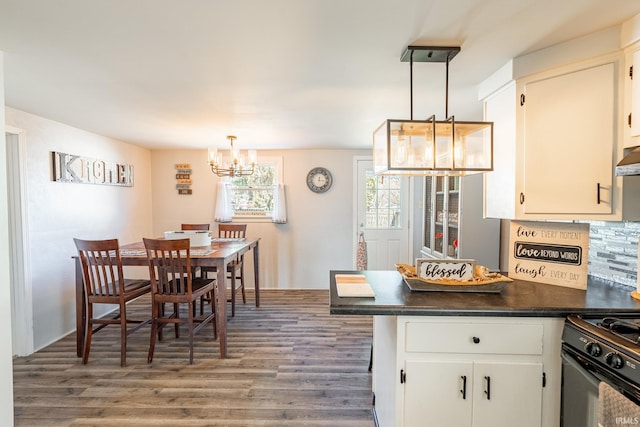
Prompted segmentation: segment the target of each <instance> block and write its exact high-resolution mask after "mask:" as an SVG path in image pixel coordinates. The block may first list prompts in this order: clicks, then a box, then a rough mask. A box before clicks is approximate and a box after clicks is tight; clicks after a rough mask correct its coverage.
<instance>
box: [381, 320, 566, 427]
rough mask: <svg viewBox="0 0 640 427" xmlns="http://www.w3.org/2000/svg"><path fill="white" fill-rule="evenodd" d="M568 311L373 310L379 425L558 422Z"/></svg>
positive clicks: (534, 426)
mask: <svg viewBox="0 0 640 427" xmlns="http://www.w3.org/2000/svg"><path fill="white" fill-rule="evenodd" d="M562 325H563V319H555V318H519V317H510V318H504V317H486V318H485V317H418V316H398V317H396V316H376V317H375V318H374V359H373V375H374V377H373V391H374V395H375V413H376V421H377V425H378V426H379V427H390V426H393V427H396V426H397V427H399V426H405V427H413V426H416V427H424V426H448V425H451V426H454V425H455V426H463V427H464V426H469V427H502V426H504V427H512V426H519V427H553V426H558V425H559V421H560V375H561V362H560V345H561V343H560V339H561V333H562Z"/></svg>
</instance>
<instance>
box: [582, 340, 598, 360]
mask: <svg viewBox="0 0 640 427" xmlns="http://www.w3.org/2000/svg"><path fill="white" fill-rule="evenodd" d="M584 349H585V350H587V353H589V354H590V355H592V356H593V357H598V356H600V355H601V354H602V347H600V345H599V344H598V343H595V342H588V343H587V345H585V346H584Z"/></svg>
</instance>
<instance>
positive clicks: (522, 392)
mask: <svg viewBox="0 0 640 427" xmlns="http://www.w3.org/2000/svg"><path fill="white" fill-rule="evenodd" d="M405 367H406V372H407V379H406V383H405V386H404V407H403V412H404V424H403V425H405V426H425V425H434V426H446V425H452V426H454V425H455V426H474V427H485V426H486V427H500V426H505V427H512V426H519V427H540V426H541V425H542V424H541V418H542V374H543V370H542V363H535V362H526V363H515V362H499V361H495V362H472V361H464V360H461V361H457V362H452V361H444V360H443V361H438V360H434V361H427V360H407V361H406V362H405ZM434 403H435V404H434Z"/></svg>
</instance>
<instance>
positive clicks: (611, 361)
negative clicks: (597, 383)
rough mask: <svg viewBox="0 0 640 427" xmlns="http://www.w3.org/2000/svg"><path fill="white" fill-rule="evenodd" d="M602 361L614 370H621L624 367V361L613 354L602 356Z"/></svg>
mask: <svg viewBox="0 0 640 427" xmlns="http://www.w3.org/2000/svg"><path fill="white" fill-rule="evenodd" d="M604 361H605V362H607V365H609V366H611V367H612V368H614V369H621V368H622V367H623V366H624V360H622V357H620V355H618V354H615V353H607V355H606V356H604Z"/></svg>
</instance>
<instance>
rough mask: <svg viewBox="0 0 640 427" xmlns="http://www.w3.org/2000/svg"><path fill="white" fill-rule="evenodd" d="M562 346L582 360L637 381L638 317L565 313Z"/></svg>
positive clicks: (639, 358) (639, 381)
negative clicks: (565, 319)
mask: <svg viewBox="0 0 640 427" xmlns="http://www.w3.org/2000/svg"><path fill="white" fill-rule="evenodd" d="M562 341H563V345H564V346H568V347H570V348H571V349H572V350H573V352H574V353H575V354H576V355H578V356H580V357H582V358H584V359H585V360H586V361H589V362H591V363H595V364H598V365H600V366H602V367H603V368H605V369H608V370H610V371H611V372H614V373H615V375H617V376H619V377H620V378H624V379H625V380H626V381H629V382H631V383H632V384H636V385H638V384H640V317H638V316H637V315H636V316H635V317H625V316H615V317H613V316H612V317H599V318H589V317H582V316H569V317H567V321H566V322H565V327H564V330H563V333H562Z"/></svg>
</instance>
